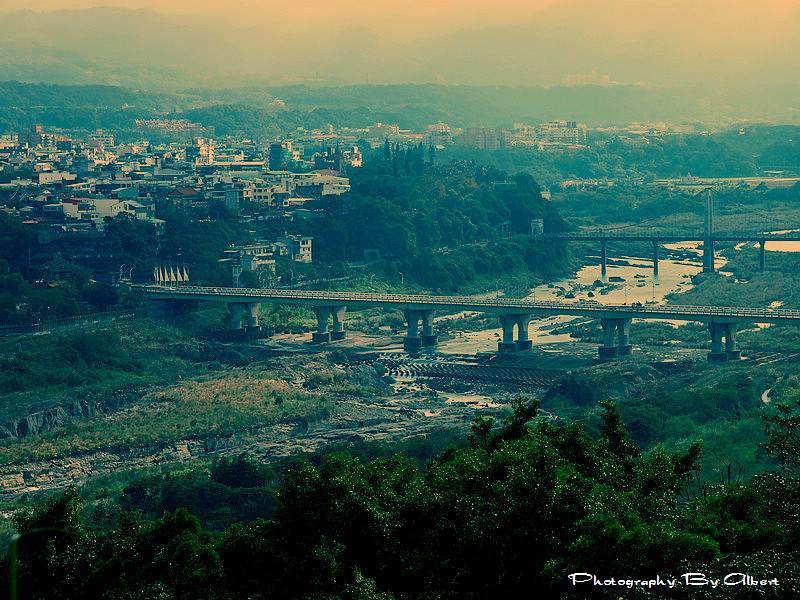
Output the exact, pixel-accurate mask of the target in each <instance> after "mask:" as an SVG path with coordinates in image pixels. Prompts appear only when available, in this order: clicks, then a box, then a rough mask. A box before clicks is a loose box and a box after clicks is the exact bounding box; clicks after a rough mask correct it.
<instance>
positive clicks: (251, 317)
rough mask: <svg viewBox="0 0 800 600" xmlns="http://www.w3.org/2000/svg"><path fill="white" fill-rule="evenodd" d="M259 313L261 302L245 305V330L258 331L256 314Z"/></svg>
mask: <svg viewBox="0 0 800 600" xmlns="http://www.w3.org/2000/svg"><path fill="white" fill-rule="evenodd" d="M259 312H261V302H248V303H247V328H248V329H258V313H259Z"/></svg>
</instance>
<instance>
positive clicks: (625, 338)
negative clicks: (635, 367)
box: [598, 318, 633, 360]
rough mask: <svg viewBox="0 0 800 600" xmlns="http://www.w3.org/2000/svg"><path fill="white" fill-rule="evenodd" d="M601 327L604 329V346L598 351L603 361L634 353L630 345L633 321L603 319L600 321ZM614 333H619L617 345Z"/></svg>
mask: <svg viewBox="0 0 800 600" xmlns="http://www.w3.org/2000/svg"><path fill="white" fill-rule="evenodd" d="M600 326H601V327H602V328H603V345H602V346H600V348H599V349H598V355H599V357H600V358H601V359H602V360H608V359H611V358H616V357H617V356H629V355H630V354H631V352H632V351H633V346H631V343H630V330H631V319H614V318H603V319H600ZM614 333H617V344H616V345H615V344H614Z"/></svg>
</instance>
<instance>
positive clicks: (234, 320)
mask: <svg viewBox="0 0 800 600" xmlns="http://www.w3.org/2000/svg"><path fill="white" fill-rule="evenodd" d="M228 310H230V311H231V329H242V317H243V316H244V312H245V310H247V303H245V302H228Z"/></svg>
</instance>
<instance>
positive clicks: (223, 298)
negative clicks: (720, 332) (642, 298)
mask: <svg viewBox="0 0 800 600" xmlns="http://www.w3.org/2000/svg"><path fill="white" fill-rule="evenodd" d="M134 287H136V288H137V289H141V290H144V291H145V292H146V293H147V294H148V295H150V296H151V297H154V298H163V299H195V300H211V301H217V302H233V303H237V302H238V303H253V302H274V303H280V304H298V305H305V306H348V307H370V306H382V307H386V308H395V309H411V310H453V311H461V310H467V311H475V312H488V313H497V314H547V315H553V314H562V315H571V314H573V315H581V316H586V317H592V318H604V317H605V318H641V319H665V320H676V321H699V322H704V323H752V322H757V323H784V324H794V325H800V310H793V309H774V308H748V307H718V306H680V305H669V306H667V305H661V304H601V303H599V302H595V301H585V300H577V301H575V302H556V301H549V300H537V301H531V300H518V299H507V298H473V297H469V296H427V295H405V294H372V293H355V292H330V291H308V290H286V289H250V288H222V287H213V288H212V287H196V286H177V285H176V286H158V285H139V286H134Z"/></svg>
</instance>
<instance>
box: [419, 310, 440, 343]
mask: <svg viewBox="0 0 800 600" xmlns="http://www.w3.org/2000/svg"><path fill="white" fill-rule="evenodd" d="M421 312H422V338H421V339H422V345H423V346H435V345H436V344H438V343H439V336H438V335H437V334H436V333H435V332H434V331H433V311H432V310H423V311H421Z"/></svg>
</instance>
